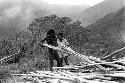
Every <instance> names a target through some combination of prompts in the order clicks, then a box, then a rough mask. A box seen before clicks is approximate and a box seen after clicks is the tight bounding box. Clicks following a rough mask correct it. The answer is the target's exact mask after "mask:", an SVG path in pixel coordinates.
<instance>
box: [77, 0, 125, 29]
mask: <svg viewBox="0 0 125 83" xmlns="http://www.w3.org/2000/svg"><path fill="white" fill-rule="evenodd" d="M124 1H125V0H105V1H103V2H101V3H99V4H97V5H95V6H93V7H90V8H88V9H87V10H85V11H84V12H82V14H81V16H80V17H79V19H80V21H81V22H82V25H83V26H84V27H86V26H88V25H90V24H92V23H94V22H96V21H97V20H98V19H100V18H102V17H104V16H105V15H106V14H110V13H113V12H116V11H117V10H119V9H120V8H122V7H123V6H124Z"/></svg>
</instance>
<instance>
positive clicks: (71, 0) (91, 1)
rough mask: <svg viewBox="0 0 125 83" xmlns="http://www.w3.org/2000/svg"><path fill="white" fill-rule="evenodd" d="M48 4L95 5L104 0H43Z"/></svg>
mask: <svg viewBox="0 0 125 83" xmlns="http://www.w3.org/2000/svg"><path fill="white" fill-rule="evenodd" d="M43 1H45V2H47V3H48V4H62V5H63V4H65V5H82V4H84V5H88V6H93V5H95V4H98V3H100V2H102V1H104V0H43Z"/></svg>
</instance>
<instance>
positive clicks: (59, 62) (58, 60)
mask: <svg viewBox="0 0 125 83" xmlns="http://www.w3.org/2000/svg"><path fill="white" fill-rule="evenodd" d="M54 56H55V59H56V61H57V67H62V66H63V65H62V60H61V58H60V57H59V54H58V51H56V50H54Z"/></svg>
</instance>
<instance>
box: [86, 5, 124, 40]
mask: <svg viewBox="0 0 125 83" xmlns="http://www.w3.org/2000/svg"><path fill="white" fill-rule="evenodd" d="M124 10H125V7H123V8H122V9H120V10H119V11H117V12H114V13H110V14H108V15H106V16H104V17H103V18H101V19H99V20H97V21H96V22H95V23H94V24H92V25H89V26H88V27H86V28H89V30H90V35H91V37H90V38H92V39H100V40H112V41H120V42H123V41H124V36H125V26H124V23H125V14H124Z"/></svg>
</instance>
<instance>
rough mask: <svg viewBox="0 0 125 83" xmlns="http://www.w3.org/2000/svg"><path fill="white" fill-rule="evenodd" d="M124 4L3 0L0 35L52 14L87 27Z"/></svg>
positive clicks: (115, 1)
mask: <svg viewBox="0 0 125 83" xmlns="http://www.w3.org/2000/svg"><path fill="white" fill-rule="evenodd" d="M123 5H124V3H123V0H105V1H103V2H101V3H99V4H97V5H95V6H92V7H89V6H86V5H55V4H54V5H52V4H51V5H50V4H47V3H45V2H43V1H42V0H2V1H1V2H0V12H1V13H0V36H6V35H10V34H12V33H15V32H16V31H20V30H21V31H22V30H25V29H26V28H27V27H28V24H29V23H30V22H31V21H32V20H33V18H36V17H41V16H45V15H51V14H57V15H58V16H68V17H71V18H72V19H73V20H80V21H81V22H82V24H83V27H84V28H85V26H88V25H90V24H92V23H95V22H96V21H97V20H98V19H100V18H103V17H104V16H105V15H107V14H110V13H113V12H116V11H118V10H119V9H120V8H122V7H123ZM107 19H108V18H107ZM86 28H90V27H86Z"/></svg>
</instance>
